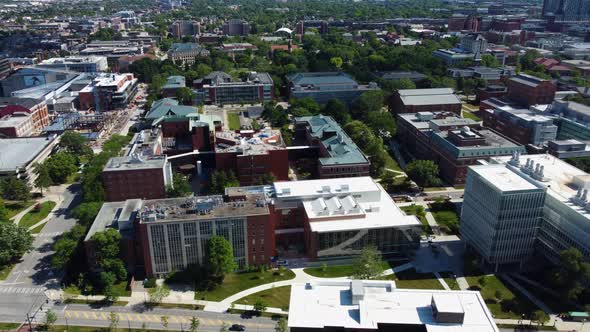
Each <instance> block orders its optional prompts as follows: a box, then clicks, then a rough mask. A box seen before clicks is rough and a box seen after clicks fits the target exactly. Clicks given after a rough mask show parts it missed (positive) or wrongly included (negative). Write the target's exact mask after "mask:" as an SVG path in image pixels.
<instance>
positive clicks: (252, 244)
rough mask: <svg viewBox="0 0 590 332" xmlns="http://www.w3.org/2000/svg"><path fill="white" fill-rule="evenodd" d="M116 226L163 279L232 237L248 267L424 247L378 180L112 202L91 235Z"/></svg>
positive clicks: (135, 254) (135, 257)
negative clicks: (210, 244) (214, 241)
mask: <svg viewBox="0 0 590 332" xmlns="http://www.w3.org/2000/svg"><path fill="white" fill-rule="evenodd" d="M106 228H114V229H116V230H118V231H119V232H120V233H121V235H122V236H123V239H124V240H123V243H124V245H125V246H126V247H127V248H128V250H127V257H126V263H127V267H128V268H129V269H130V270H131V271H145V273H146V275H149V276H163V275H166V274H167V273H170V272H172V271H179V270H182V269H184V268H186V267H188V266H189V265H192V264H198V263H202V262H203V258H204V255H205V252H206V246H207V240H208V239H209V238H211V236H214V235H221V236H224V237H225V238H226V239H228V240H229V241H230V243H231V244H232V248H233V251H234V257H235V259H236V261H237V263H238V264H239V266H240V267H244V266H246V265H261V264H271V263H272V262H273V261H274V260H276V258H277V257H307V258H309V259H313V260H322V259H333V258H338V257H346V256H350V255H355V254H358V253H359V252H360V250H361V249H362V248H363V247H365V246H366V245H369V244H371V245H374V246H376V247H377V248H378V249H379V250H380V251H381V252H382V253H383V254H384V255H389V256H391V255H393V256H399V257H405V256H407V255H409V254H411V253H412V252H413V251H414V250H415V249H416V248H417V247H418V245H419V239H420V234H421V224H420V222H419V221H418V220H417V219H416V217H415V216H407V215H405V214H404V213H403V212H402V211H401V210H400V209H399V208H398V207H397V206H396V205H395V204H394V202H393V200H392V199H391V197H390V196H389V194H388V193H387V192H386V191H385V190H384V189H383V188H382V187H381V186H380V185H379V184H378V183H377V182H375V181H374V180H373V179H371V178H370V177H355V178H338V179H320V180H305V181H291V182H275V183H274V184H272V185H268V186H250V187H235V188H226V192H225V195H224V196H222V195H211V196H200V197H183V198H167V199H154V200H149V199H148V200H144V199H129V200H126V201H121V202H110V203H105V204H104V205H103V206H102V208H101V210H100V212H99V213H98V216H97V217H96V219H95V221H94V223H93V225H92V227H91V229H90V231H89V232H88V235H87V237H86V239H85V247H86V251H87V253H88V258H89V260H90V261H91V266H92V265H93V264H92V260H93V259H94V257H95V255H94V254H93V252H94V247H93V243H92V240H91V238H92V235H94V234H95V233H96V232H100V231H103V230H105V229H106Z"/></svg>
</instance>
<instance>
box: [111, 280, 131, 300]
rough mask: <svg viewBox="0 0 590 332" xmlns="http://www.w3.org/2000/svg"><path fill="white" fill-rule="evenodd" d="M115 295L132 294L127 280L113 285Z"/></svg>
mask: <svg viewBox="0 0 590 332" xmlns="http://www.w3.org/2000/svg"><path fill="white" fill-rule="evenodd" d="M113 289H114V293H115V296H131V291H130V290H127V281H126V280H123V281H121V282H120V283H118V284H115V285H114V286H113Z"/></svg>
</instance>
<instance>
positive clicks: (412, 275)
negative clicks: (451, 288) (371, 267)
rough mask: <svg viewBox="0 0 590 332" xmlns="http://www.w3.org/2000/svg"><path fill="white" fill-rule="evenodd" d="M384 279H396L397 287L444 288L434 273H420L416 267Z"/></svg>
mask: <svg viewBox="0 0 590 332" xmlns="http://www.w3.org/2000/svg"><path fill="white" fill-rule="evenodd" d="M384 279H386V280H395V284H396V287H397V288H406V289H444V287H443V286H442V285H441V284H440V282H438V279H436V277H435V276H434V274H433V273H418V272H416V270H415V269H409V270H405V271H402V272H399V273H396V274H392V275H388V276H386V277H385V278H384Z"/></svg>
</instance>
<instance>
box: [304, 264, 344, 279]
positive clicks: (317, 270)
mask: <svg viewBox="0 0 590 332" xmlns="http://www.w3.org/2000/svg"><path fill="white" fill-rule="evenodd" d="M353 271H354V267H353V266H352V265H327V266H323V267H322V266H318V267H308V268H306V269H303V272H305V273H307V274H309V275H312V276H314V277H319V278H338V277H348V276H350V275H352V273H353Z"/></svg>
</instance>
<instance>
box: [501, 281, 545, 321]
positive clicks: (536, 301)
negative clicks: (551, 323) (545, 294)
mask: <svg viewBox="0 0 590 332" xmlns="http://www.w3.org/2000/svg"><path fill="white" fill-rule="evenodd" d="M502 279H503V280H504V281H506V282H507V283H509V284H510V285H511V286H512V287H514V288H516V289H517V290H518V291H519V292H521V293H522V294H523V295H524V296H526V297H527V298H528V299H529V300H530V301H531V302H533V303H534V304H535V305H536V306H537V307H539V309H541V310H543V311H545V312H546V313H548V314H551V313H553V310H551V308H549V307H548V306H547V305H546V304H545V303H543V302H542V301H541V300H539V299H538V298H537V297H535V296H534V295H533V294H531V293H530V292H529V291H528V290H526V289H525V288H524V287H522V286H521V285H520V284H519V283H517V282H516V281H514V279H512V278H511V277H510V276H508V275H502Z"/></svg>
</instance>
